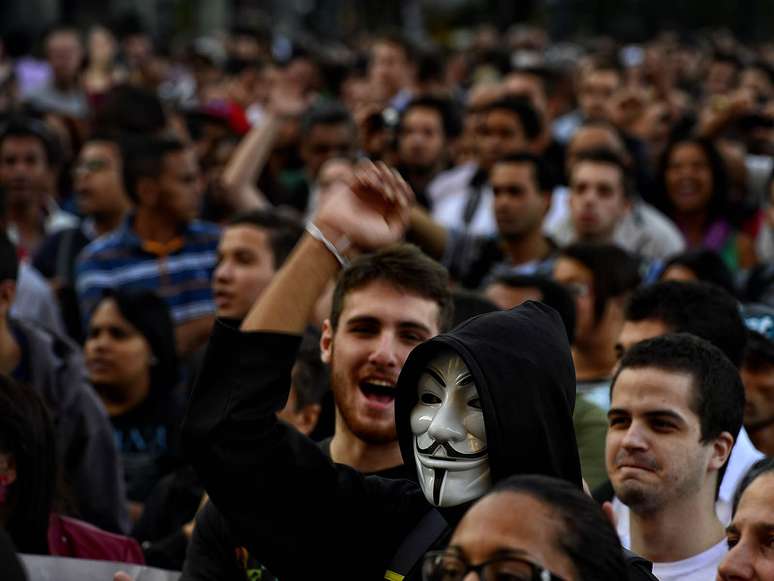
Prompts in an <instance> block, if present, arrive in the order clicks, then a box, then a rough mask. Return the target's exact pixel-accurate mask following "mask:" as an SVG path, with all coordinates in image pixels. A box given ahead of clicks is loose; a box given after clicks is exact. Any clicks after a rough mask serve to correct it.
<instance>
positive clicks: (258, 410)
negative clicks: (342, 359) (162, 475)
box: [183, 322, 428, 579]
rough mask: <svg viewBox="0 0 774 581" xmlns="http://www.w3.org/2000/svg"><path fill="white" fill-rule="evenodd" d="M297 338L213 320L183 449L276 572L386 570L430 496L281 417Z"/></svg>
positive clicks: (245, 541) (242, 539)
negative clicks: (365, 471)
mask: <svg viewBox="0 0 774 581" xmlns="http://www.w3.org/2000/svg"><path fill="white" fill-rule="evenodd" d="M299 343H300V337H297V336H291V335H286V334H276V333H242V332H239V331H237V330H235V329H232V328H229V327H227V326H226V325H225V324H223V323H222V322H218V323H216V325H215V328H214V330H213V334H212V337H211V339H210V344H209V346H208V349H207V354H206V356H205V362H204V366H203V368H202V371H201V374H200V376H199V379H198V381H197V385H196V387H195V388H194V391H193V394H192V396H191V401H190V404H189V409H188V414H187V417H186V419H185V422H184V426H183V438H184V449H185V451H186V453H187V455H188V458H189V460H190V461H191V462H192V463H193V465H194V467H195V469H196V470H197V472H198V473H199V476H200V477H201V479H202V481H203V482H204V485H205V488H206V489H207V492H208V493H209V495H210V498H211V499H212V501H213V502H214V504H215V505H216V506H217V507H218V509H219V511H220V512H222V513H223V515H224V517H225V518H226V521H227V522H228V525H229V527H230V528H231V530H232V531H233V532H234V534H235V536H236V537H237V540H238V542H239V544H240V545H243V546H246V547H247V549H248V550H249V551H250V553H251V554H252V555H253V556H254V557H255V558H256V559H257V560H258V561H260V562H261V563H263V564H264V565H265V566H266V567H267V568H268V569H269V570H270V571H272V573H274V574H275V575H276V576H277V577H278V578H279V579H311V578H316V577H319V575H320V572H321V571H323V572H325V574H326V575H332V576H335V577H340V578H356V577H359V578H370V577H373V576H375V575H379V577H377V578H381V576H382V575H383V574H384V567H385V566H386V564H387V561H388V560H389V558H390V557H391V556H392V554H393V553H394V552H395V550H396V548H397V546H398V543H399V541H400V540H401V539H402V538H403V537H404V536H405V534H406V533H407V532H408V531H409V530H410V529H411V528H412V527H413V526H414V524H415V523H416V522H417V521H418V520H419V518H420V517H421V516H422V515H423V514H424V513H425V512H426V511H427V510H428V505H427V503H426V502H425V500H424V497H423V496H422V493H421V491H420V490H419V488H418V487H417V486H416V485H415V484H414V483H411V482H407V481H388V480H386V479H381V478H378V477H364V476H362V475H361V474H360V473H358V472H357V471H355V470H353V469H351V468H348V467H346V466H341V465H334V464H333V463H332V462H331V461H330V460H329V459H328V458H327V457H326V456H325V454H323V452H322V451H321V450H320V449H319V447H318V446H317V445H316V444H315V443H314V442H312V441H311V440H310V439H309V438H307V437H306V436H303V435H302V434H301V433H299V432H298V431H296V430H295V429H293V428H292V427H290V426H288V425H286V424H284V423H282V422H278V421H277V418H276V416H275V413H276V412H277V411H278V410H280V409H281V408H282V407H283V406H284V405H285V402H286V400H287V396H288V391H289V389H290V370H291V368H292V366H293V362H294V359H295V355H296V351H297V349H298V347H299ZM334 530H335V531H336V533H335V534H332V531H334ZM344 547H346V549H343V548H344ZM342 550H344V551H345V553H346V558H342Z"/></svg>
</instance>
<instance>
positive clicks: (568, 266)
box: [554, 256, 596, 343]
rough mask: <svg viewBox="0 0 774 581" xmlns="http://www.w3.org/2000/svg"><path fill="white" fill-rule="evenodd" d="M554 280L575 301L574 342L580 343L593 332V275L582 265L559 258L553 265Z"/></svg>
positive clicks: (567, 258)
mask: <svg viewBox="0 0 774 581" xmlns="http://www.w3.org/2000/svg"><path fill="white" fill-rule="evenodd" d="M554 279H555V280H556V282H558V283H559V284H561V285H562V286H564V287H565V288H566V289H567V290H568V292H569V293H570V294H571V295H572V297H573V299H574V300H575V341H576V342H580V343H582V342H583V341H585V340H588V339H589V338H590V337H591V335H592V333H593V332H594V327H595V326H596V320H595V316H594V273H593V272H591V269H590V268H588V267H587V266H585V265H584V264H582V263H580V262H578V261H577V260H575V259H573V258H569V257H567V256H560V257H559V258H558V259H557V261H556V263H555V264H554Z"/></svg>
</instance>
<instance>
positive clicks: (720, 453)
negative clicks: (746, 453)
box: [709, 432, 734, 470]
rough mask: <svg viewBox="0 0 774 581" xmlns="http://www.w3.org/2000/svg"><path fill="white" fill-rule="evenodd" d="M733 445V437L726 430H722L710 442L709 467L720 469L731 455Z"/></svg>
mask: <svg viewBox="0 0 774 581" xmlns="http://www.w3.org/2000/svg"><path fill="white" fill-rule="evenodd" d="M733 447H734V437H733V436H732V435H731V434H729V433H728V432H722V433H721V434H720V435H719V436H718V437H717V438H715V441H714V442H713V443H712V456H711V457H710V463H709V468H710V469H712V470H720V469H721V468H722V466H723V464H725V463H726V460H728V457H729V456H730V455H731V449H732V448H733Z"/></svg>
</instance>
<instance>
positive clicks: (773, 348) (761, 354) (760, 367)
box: [742, 329, 774, 372]
mask: <svg viewBox="0 0 774 581" xmlns="http://www.w3.org/2000/svg"><path fill="white" fill-rule="evenodd" d="M742 366H743V367H744V368H745V369H748V370H750V371H752V372H763V371H770V370H771V368H772V367H774V342H772V341H771V339H769V338H768V337H766V336H765V335H762V334H761V333H759V332H758V331H753V330H751V329H750V330H748V331H747V344H746V345H745V347H744V360H743V363H742Z"/></svg>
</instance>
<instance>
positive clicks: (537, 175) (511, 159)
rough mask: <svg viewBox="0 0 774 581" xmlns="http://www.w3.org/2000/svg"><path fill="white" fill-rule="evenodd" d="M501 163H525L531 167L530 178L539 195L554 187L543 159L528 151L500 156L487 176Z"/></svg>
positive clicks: (549, 171)
mask: <svg viewBox="0 0 774 581" xmlns="http://www.w3.org/2000/svg"><path fill="white" fill-rule="evenodd" d="M501 163H526V164H529V165H531V166H532V178H533V180H534V182H535V186H537V189H538V191H539V192H541V193H546V192H551V190H552V189H553V187H554V183H556V180H554V176H553V175H552V174H551V170H550V169H549V167H548V164H546V162H545V161H543V158H541V157H539V156H537V155H534V154H532V153H529V152H528V151H520V152H518V153H509V154H507V155H504V156H502V157H501V158H499V159H498V160H497V161H495V162H494V164H492V169H490V170H489V174H490V175H491V174H492V170H493V169H494V168H495V166H497V165H499V164H501Z"/></svg>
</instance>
